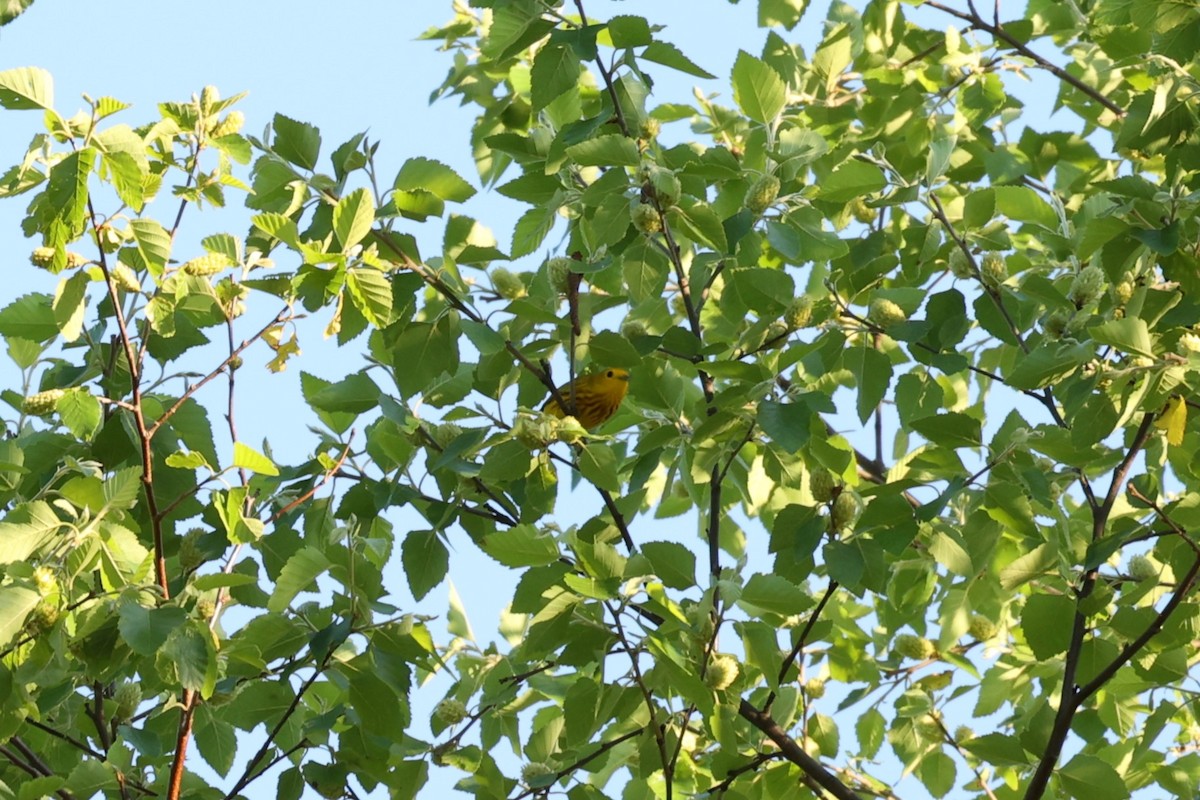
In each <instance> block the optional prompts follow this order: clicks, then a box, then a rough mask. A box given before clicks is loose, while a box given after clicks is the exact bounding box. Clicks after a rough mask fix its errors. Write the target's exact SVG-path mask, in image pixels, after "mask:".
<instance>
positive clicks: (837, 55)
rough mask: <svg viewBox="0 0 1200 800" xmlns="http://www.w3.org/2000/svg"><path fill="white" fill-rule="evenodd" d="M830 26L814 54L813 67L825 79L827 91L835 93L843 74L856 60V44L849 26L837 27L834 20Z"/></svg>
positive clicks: (839, 25) (844, 24)
mask: <svg viewBox="0 0 1200 800" xmlns="http://www.w3.org/2000/svg"><path fill="white" fill-rule="evenodd" d="M828 24H829V25H830V26H832V27H831V29H830V30H827V31H826V32H825V38H824V39H823V40H822V41H821V44H820V46H819V47H818V48H817V52H815V53H814V54H813V61H812V65H813V69H815V70H816V71H817V74H819V75H823V76H824V77H825V91H826V92H833V91H834V90H835V89H836V88H837V84H838V81H839V80H840V79H841V76H842V73H843V72H845V70H846V68H847V67H849V66H850V64H851V62H852V61H853V60H854V42H853V40H852V39H851V26H850V25H849V24H846V23H841V24H836V25H835V24H834V21H833V20H832V19H830V20H829V22H828Z"/></svg>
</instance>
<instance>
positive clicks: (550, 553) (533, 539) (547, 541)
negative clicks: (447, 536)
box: [481, 525, 562, 567]
mask: <svg viewBox="0 0 1200 800" xmlns="http://www.w3.org/2000/svg"><path fill="white" fill-rule="evenodd" d="M481 547H482V548H483V552H485V553H487V554H488V555H489V556H491V557H492V558H494V559H496V560H497V561H499V562H500V563H501V564H503V565H504V566H506V567H541V566H545V565H547V564H553V563H554V562H556V561H558V559H559V558H560V557H561V555H562V554H561V553H560V552H559V550H558V543H557V542H556V541H555V540H554V536H553V535H551V534H550V533H549V532H547V531H541V530H538V529H537V528H535V527H534V526H533V525H517V526H514V527H513V528H511V529H509V530H507V531H497V532H496V533H493V534H490V535H488V536H485V537H484V539H483V543H482V545H481Z"/></svg>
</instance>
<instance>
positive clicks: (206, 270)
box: [182, 253, 229, 278]
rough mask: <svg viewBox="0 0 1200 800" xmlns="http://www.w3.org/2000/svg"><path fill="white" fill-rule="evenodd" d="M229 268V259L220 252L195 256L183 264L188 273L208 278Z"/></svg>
mask: <svg viewBox="0 0 1200 800" xmlns="http://www.w3.org/2000/svg"><path fill="white" fill-rule="evenodd" d="M228 268H229V259H228V258H226V257H225V256H223V255H221V254H220V253H205V254H204V255H202V256H200V257H199V258H193V259H192V260H191V261H189V262H187V263H186V264H184V265H183V267H182V269H183V271H184V272H185V273H187V274H188V275H194V276H196V277H198V278H207V277H208V276H209V275H216V274H217V273H218V272H221V271H223V270H225V269H228Z"/></svg>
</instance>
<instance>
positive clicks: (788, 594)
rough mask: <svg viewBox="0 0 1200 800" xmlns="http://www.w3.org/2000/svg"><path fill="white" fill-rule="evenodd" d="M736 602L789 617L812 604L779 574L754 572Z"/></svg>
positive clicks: (796, 587)
mask: <svg viewBox="0 0 1200 800" xmlns="http://www.w3.org/2000/svg"><path fill="white" fill-rule="evenodd" d="M738 604H739V605H741V606H743V607H745V606H753V607H754V608H759V609H762V610H763V611H770V612H772V613H775V614H779V615H780V616H784V617H789V616H791V615H792V614H799V613H800V612H801V611H803V610H804V609H806V608H808V607H809V606H811V605H812V603H811V602H810V601H809V599H808V596H807V595H806V594H804V592H802V591H800V588H799V587H798V586H796V585H795V584H794V583H792V582H791V581H789V580H788V579H787V578H784V577H782V576H779V575H763V574H755V575H751V576H750V580H748V581H746V585H745V586H744V587H743V588H742V596H741V597H740V598H739V599H738Z"/></svg>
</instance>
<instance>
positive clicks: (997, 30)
mask: <svg viewBox="0 0 1200 800" xmlns="http://www.w3.org/2000/svg"><path fill="white" fill-rule="evenodd" d="M998 2H999V0H997V3H998ZM925 5H927V6H930V7H931V8H936V9H937V10H939V11H943V12H945V13H947V14H949V15H950V16H952V17H957V18H959V19H961V20H963V21H964V22H969V23H970V24H971V25H972V27H975V28H978V29H979V30H981V31H985V32H987V33H989V34H991V35H992V36H993V37H995V38H997V39H1000V40H1001V41H1003V42H1004V43H1005V44H1006V45H1008V46H1009V47H1010V48H1012V50H1013V51H1015V52H1017V53H1019V54H1021V55H1023V56H1025V57H1026V58H1028V59H1032V60H1033V62H1034V63H1036V64H1037V65H1038V66H1039V67H1041V68H1042V69H1044V70H1046V71H1047V72H1049V73H1050V74H1051V75H1053V76H1054V77H1056V78H1058V79H1059V80H1060V81H1063V82H1065V83H1069V84H1070V85H1071V86H1074V87H1075V88H1076V89H1078V90H1079V91H1081V92H1083V93H1084V94H1086V95H1087V96H1088V97H1090V98H1092V99H1093V100H1095V101H1096V102H1097V103H1099V104H1100V105H1102V106H1104V107H1105V108H1107V109H1108V110H1109V111H1111V112H1113V113H1114V114H1116V115H1117V116H1118V117H1123V116H1125V109H1123V108H1121V107H1120V106H1119V105H1117V104H1116V103H1114V102H1113V101H1112V100H1110V99H1108V98H1107V97H1105V96H1104V94H1103V93H1102V92H1100V91H1099V90H1098V89H1096V88H1095V87H1092V86H1088V85H1087V84H1086V83H1084V82H1083V81H1081V80H1079V79H1078V78H1076V77H1075V76H1074V75H1072V74H1071V73H1069V72H1067V71H1066V70H1065V69H1063V68H1062V67H1060V66H1058V65H1057V64H1053V63H1051V62H1050V61H1047V60H1046V59H1045V58H1043V57H1042V56H1040V55H1038V54H1037V53H1035V52H1033V51H1032V50H1030V49H1029V47H1027V46H1026V45H1025V43H1024V42H1022V41H1020V40H1019V39H1017V38H1015V37H1013V36H1012V35H1011V34H1009V33H1008V32H1007V31H1005V30H1004V28H1003V27H1002V26H1001V25H1000V23H999V13H998V12H997V19H996V20H995V21H993V22H988V21H987V20H985V19H984V18H983V17H981V16H980V15H979V14H978V13H977V12H976V11H975V9H974V7H972V8H971V11H970V12H969V13H968V12H965V11H959V10H958V9H957V8H951V7H950V6H947V5H943V4H942V3H939V2H937V1H936V0H925Z"/></svg>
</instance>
